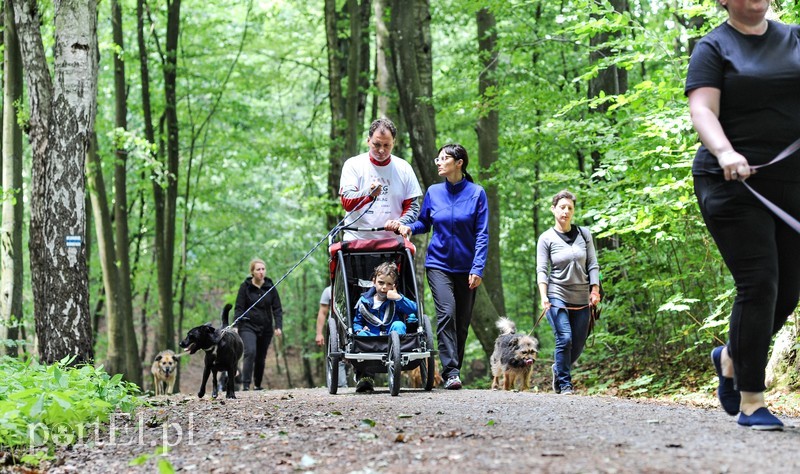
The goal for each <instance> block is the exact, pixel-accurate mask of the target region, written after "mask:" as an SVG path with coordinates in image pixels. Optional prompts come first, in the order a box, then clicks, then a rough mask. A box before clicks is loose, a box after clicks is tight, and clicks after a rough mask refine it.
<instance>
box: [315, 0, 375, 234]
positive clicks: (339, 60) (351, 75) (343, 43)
mask: <svg viewBox="0 0 800 474" xmlns="http://www.w3.org/2000/svg"><path fill="white" fill-rule="evenodd" d="M369 16H370V2H369V0H362V2H361V3H360V4H359V3H358V2H357V1H356V0H348V1H347V3H346V4H345V5H344V7H343V10H342V11H340V12H339V11H337V10H336V0H325V32H326V37H327V48H328V85H329V94H330V95H329V100H330V107H331V130H330V145H329V148H328V161H329V166H330V167H329V171H328V190H329V193H330V194H329V197H330V199H331V200H332V201H338V196H339V181H340V179H341V175H342V166H344V161H345V160H346V159H347V158H349V157H351V156H354V155H356V154H357V153H358V150H359V148H360V146H361V140H360V139H359V137H361V136H362V135H361V133H362V128H363V122H364V110H365V108H366V107H365V105H366V91H367V85H368V82H365V81H368V80H369ZM344 24H347V25H348V28H349V35H348V36H347V37H344V36H345V35H344V34H342V31H340V28H339V25H344ZM339 214H340V213H339V212H337V213H335V214H330V215H328V216H327V221H328V222H327V224H328V227H329V228H331V227H333V226H334V225H335V224H336V223H337V222H338V221H339V218H338V217H337V216H338V215H339Z"/></svg>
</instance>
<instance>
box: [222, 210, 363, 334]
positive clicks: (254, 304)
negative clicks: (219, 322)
mask: <svg viewBox="0 0 800 474" xmlns="http://www.w3.org/2000/svg"><path fill="white" fill-rule="evenodd" d="M373 204H375V199H373V200H372V201H370V203H369V205H368V206H367V208H366V209H364V212H362V213H361V214H359V215H358V217H357V218H356V220H354V221H353V222H351V223H349V224H347V226H346V227H350V226H352V225H353V224H355V223H356V222H358V220H359V219H361V218H362V217H364V215H365V214H366V213H367V212H369V210H370V209H371V208H372V205H373ZM345 219H347V213H345V216H344V217H343V218H342V220H340V221H339V222H338V223H337V224H336V225H335V226H333V228H332V229H331V230H330V231H328V233H327V234H325V237H323V238H322V239H320V241H319V242H317V243H316V245H314V246H313V247H311V250H309V251H308V252H306V254H305V255H303V258H301V259H300V260H299V261H298V262H297V263H295V264H294V266H292V268H290V269H289V271H288V272H286V273H284V274H283V276H282V277H280V279H279V280H278V281H277V282H276V283H275V284H274V285H272V286H271V287H270V289H268V290H267V291H266V292H264V294H263V295H261V296H260V297H259V298H258V299H257V300H256V301H255V303H253V304H251V305H250V307H249V308H247V309H246V310H244V312H243V313H242V314H240V315H239V317H238V318H236V319H234V320H233V322H232V323H230V324H229V325H228V326H227V327H226V328H225V330H227V329H230V328H232V327H233V326H234V325H236V323H238V322H239V320H240V319H242V318H244V317H245V315H246V314H247V313H249V312H250V310H251V309H253V308H254V307H255V306H256V305H257V304H258V303H259V302H260V301H261V300H263V299H264V297H265V296H267V295H268V294H269V293H270V292H271V291H272V290H274V289H275V288H277V287H278V285H280V284H281V282H282V281H283V280H285V279H286V277H288V276H289V275H290V274H291V273H292V272H293V271H294V269H295V268H297V267H298V266H300V264H301V263H303V262H304V261H305V260H306V259H307V258H308V257H309V256H311V254H312V253H314V251H315V250H317V249H318V248H319V246H320V245H322V242H325V241H326V240H328V238H329V237H330V236H332V235H334V234H336V233H337V232H339V230H341V229H342V224H343V223H344V221H345Z"/></svg>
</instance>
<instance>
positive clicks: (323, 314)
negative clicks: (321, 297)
mask: <svg viewBox="0 0 800 474" xmlns="http://www.w3.org/2000/svg"><path fill="white" fill-rule="evenodd" d="M329 311H330V305H327V304H320V305H319V312H318V313H317V339H316V341H317V345H318V346H322V345H323V344H325V337H324V336H323V335H322V334H323V333H322V328H324V327H325V321H327V320H328V312H329Z"/></svg>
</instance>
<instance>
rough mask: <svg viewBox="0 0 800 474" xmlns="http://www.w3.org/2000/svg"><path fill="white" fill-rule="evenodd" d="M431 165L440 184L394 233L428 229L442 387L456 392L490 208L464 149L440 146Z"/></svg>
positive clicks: (428, 261)
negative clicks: (416, 213) (408, 222)
mask: <svg viewBox="0 0 800 474" xmlns="http://www.w3.org/2000/svg"><path fill="white" fill-rule="evenodd" d="M434 162H435V163H436V168H437V170H438V172H439V176H441V177H443V178H445V181H444V182H443V183H439V184H434V185H433V186H431V187H430V188H428V191H427V192H426V193H425V199H424V200H423V202H422V209H421V210H420V212H419V217H418V218H417V221H416V222H414V223H412V224H411V225H409V226H404V225H401V226H399V228H398V229H397V231H398V232H399V233H400V234H403V235H405V236H408V235H410V234H424V233H426V232H429V231H430V230H431V227H433V237H431V243H430V245H429V246H428V254H427V256H426V257H425V269H426V273H427V276H428V286H429V287H430V289H431V294H432V296H433V301H434V303H435V305H436V319H437V321H438V325H437V328H436V332H437V336H438V337H437V339H438V341H439V357H440V358H441V359H442V377H443V378H444V380H445V385H444V386H445V388H447V389H450V390H458V389H460V388H461V379H460V377H459V375H460V370H461V364H462V363H463V362H464V346H465V345H466V343H467V334H468V332H469V323H470V321H471V320H472V307H473V305H474V304H475V289H476V288H478V286H479V285H480V284H481V281H482V279H483V267H484V265H485V264H486V254H487V252H488V249H489V208H488V206H487V202H486V192H485V191H484V190H483V188H482V187H480V186H478V185H477V184H475V183H473V182H472V177H471V176H470V175H469V173H467V164H469V157H468V156H467V150H465V149H464V147H463V146H461V145H458V144H451V145H445V146H443V147H442V148H440V149H439V155H438V157H437V158H436V159H435V160H434ZM387 228H388V227H387Z"/></svg>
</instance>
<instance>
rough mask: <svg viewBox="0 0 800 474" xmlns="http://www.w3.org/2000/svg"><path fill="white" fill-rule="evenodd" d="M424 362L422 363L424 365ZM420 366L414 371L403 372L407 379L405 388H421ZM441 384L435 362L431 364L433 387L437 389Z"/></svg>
mask: <svg viewBox="0 0 800 474" xmlns="http://www.w3.org/2000/svg"><path fill="white" fill-rule="evenodd" d="M424 363H425V362H423V364H424ZM420 367H421V366H417V367H416V368H415V369H414V370H409V371H407V372H403V375H405V376H406V377H407V378H408V383H407V384H406V386H407V387H408V388H422V372H421V371H420ZM441 383H442V376H441V375H439V369H438V367H437V366H436V362H435V361H434V363H433V386H434V387H438V386H439V385H440V384H441Z"/></svg>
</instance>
